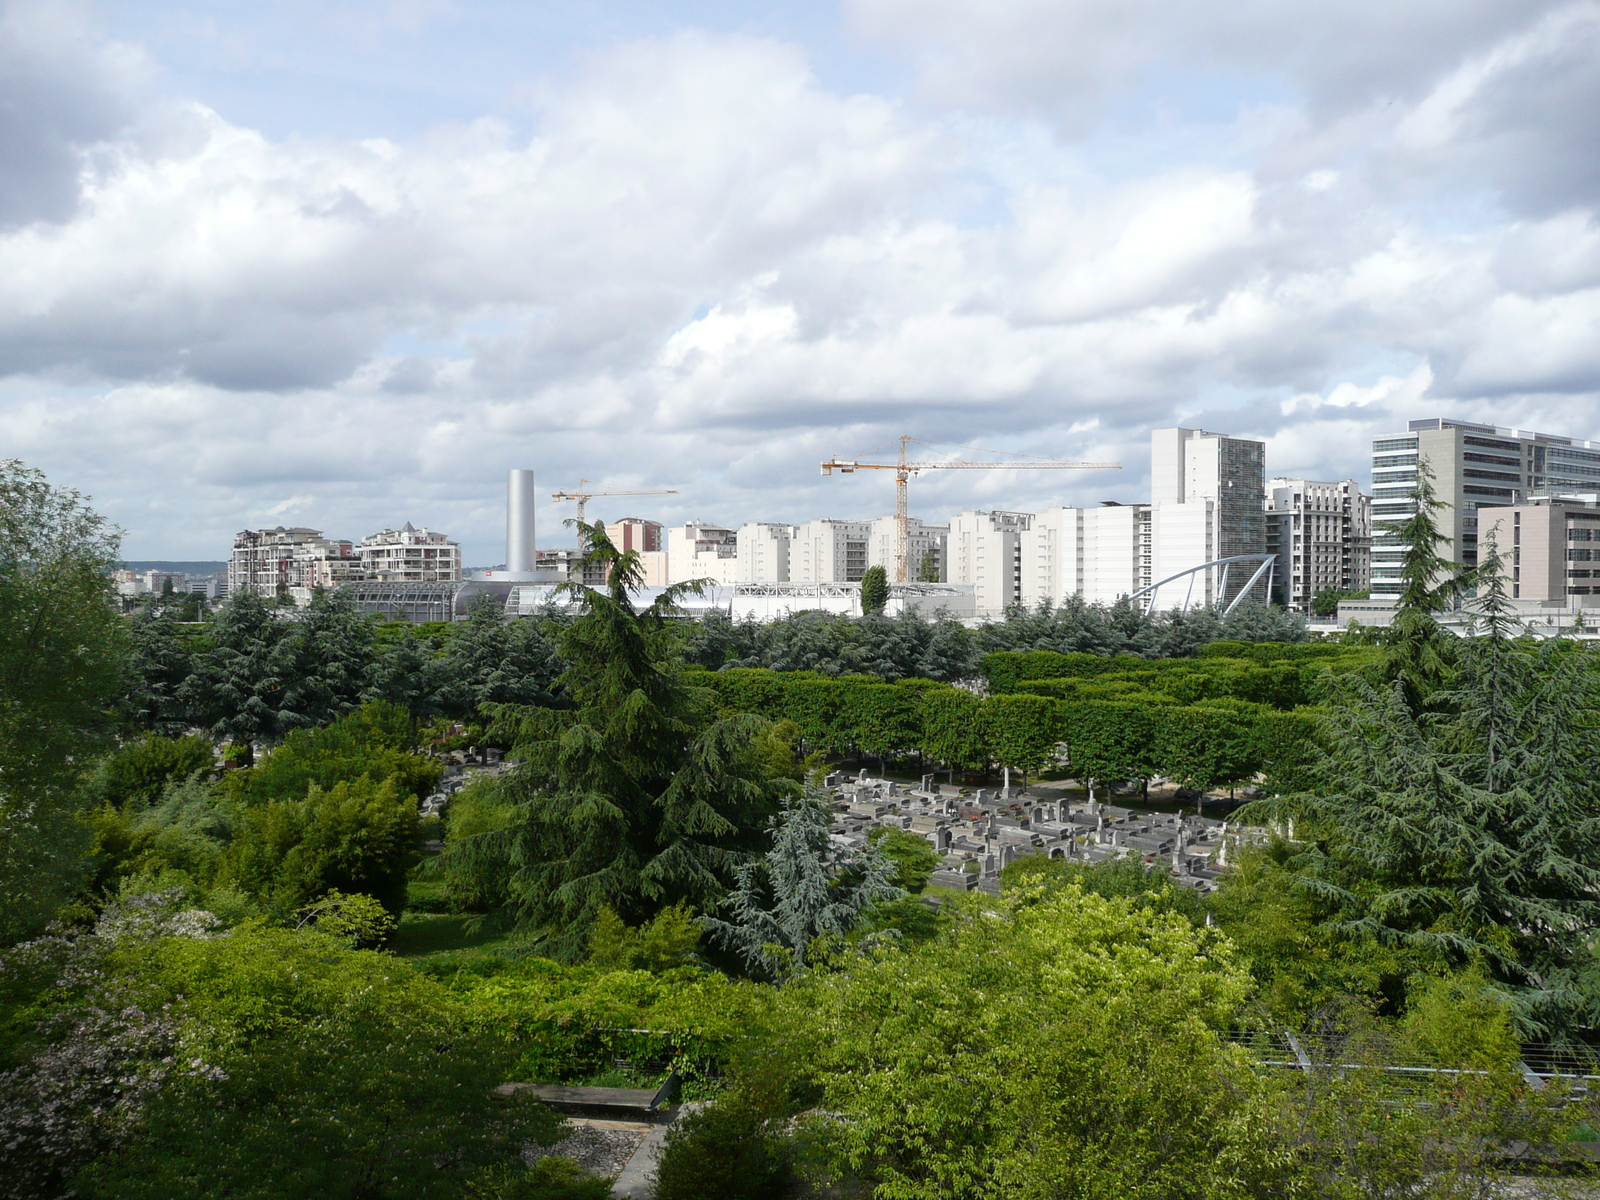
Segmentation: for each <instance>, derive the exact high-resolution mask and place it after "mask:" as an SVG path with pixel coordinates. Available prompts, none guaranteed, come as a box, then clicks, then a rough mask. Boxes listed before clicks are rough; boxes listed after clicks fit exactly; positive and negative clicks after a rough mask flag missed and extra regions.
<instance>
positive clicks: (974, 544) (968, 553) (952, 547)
mask: <svg viewBox="0 0 1600 1200" xmlns="http://www.w3.org/2000/svg"><path fill="white" fill-rule="evenodd" d="M1033 520H1034V516H1033V514H1032V513H1019V512H999V511H984V510H981V509H972V510H969V511H967V512H961V513H957V514H956V515H955V516H953V517H951V518H950V538H949V543H948V563H949V567H948V572H949V574H948V582H950V583H964V584H969V585H971V587H972V588H973V593H974V595H975V597H976V603H977V611H978V613H979V615H987V616H999V615H1000V614H1002V613H1004V612H1005V611H1006V610H1007V609H1008V608H1011V607H1013V606H1014V605H1016V604H1019V603H1021V602H1022V543H1023V539H1024V537H1025V536H1026V535H1027V533H1028V531H1029V529H1030V528H1031V526H1032V524H1033Z"/></svg>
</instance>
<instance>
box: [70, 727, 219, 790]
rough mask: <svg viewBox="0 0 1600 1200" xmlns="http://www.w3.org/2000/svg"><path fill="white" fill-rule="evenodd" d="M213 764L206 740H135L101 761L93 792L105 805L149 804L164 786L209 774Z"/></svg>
mask: <svg viewBox="0 0 1600 1200" xmlns="http://www.w3.org/2000/svg"><path fill="white" fill-rule="evenodd" d="M213 763H214V760H213V756H212V753H211V742H210V741H209V740H208V739H206V738H202V737H182V738H165V737H155V736H151V737H143V738H138V739H136V740H134V741H131V742H127V743H126V744H124V745H123V746H122V747H121V748H119V749H118V750H117V751H116V752H115V753H113V754H110V755H108V756H107V757H106V758H105V759H104V760H103V761H102V762H101V764H100V770H99V772H98V779H97V781H96V783H97V786H96V788H95V790H96V791H97V792H98V793H99V795H100V797H101V798H102V799H103V800H105V801H106V802H107V803H108V804H116V805H123V804H129V803H132V804H137V805H151V804H154V803H155V802H156V801H157V800H159V799H160V798H161V793H162V790H163V789H164V788H166V786H167V785H168V784H170V783H181V782H182V781H183V780H185V779H188V778H189V777H190V776H191V775H194V774H196V773H197V772H209V771H210V770H211V769H212V766H213Z"/></svg>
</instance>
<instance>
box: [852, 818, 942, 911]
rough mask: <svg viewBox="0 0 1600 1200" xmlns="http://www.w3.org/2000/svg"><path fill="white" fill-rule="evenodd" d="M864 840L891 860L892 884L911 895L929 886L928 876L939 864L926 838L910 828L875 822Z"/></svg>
mask: <svg viewBox="0 0 1600 1200" xmlns="http://www.w3.org/2000/svg"><path fill="white" fill-rule="evenodd" d="M867 841H868V842H870V843H871V844H872V845H873V846H875V847H876V848H877V850H878V852H879V853H880V854H882V855H883V856H884V857H885V858H887V859H888V860H889V861H890V862H892V863H893V864H894V878H893V881H892V882H893V883H894V885H895V886H896V887H898V888H901V889H902V890H904V891H906V892H909V893H911V894H912V895H915V894H916V893H918V892H920V891H922V889H923V888H925V887H927V886H928V877H929V876H930V875H932V874H933V872H934V869H935V868H936V867H938V865H939V855H938V852H937V851H935V850H934V848H933V847H932V846H931V845H930V844H929V843H928V839H927V838H925V837H922V836H920V835H918V834H915V833H912V832H911V831H910V830H909V829H890V828H889V827H888V826H887V825H878V826H875V827H874V828H873V829H872V830H871V832H869V833H868V834H867Z"/></svg>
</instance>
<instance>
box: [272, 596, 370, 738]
mask: <svg viewBox="0 0 1600 1200" xmlns="http://www.w3.org/2000/svg"><path fill="white" fill-rule="evenodd" d="M372 643H373V632H372V622H371V621H370V620H369V619H368V618H367V616H366V615H365V614H364V613H362V612H361V611H360V610H359V609H358V608H357V607H356V602H355V600H354V599H353V598H352V597H351V596H350V594H349V593H348V592H345V591H342V590H338V591H331V592H329V591H324V590H322V589H320V588H319V589H318V590H317V592H316V593H315V594H314V595H313V596H312V597H311V603H310V605H309V606H308V607H307V608H306V610H305V612H304V614H302V616H301V619H300V620H298V621H296V622H295V623H294V624H293V626H291V627H290V629H289V631H288V633H287V634H286V635H285V636H283V637H281V638H279V639H278V641H277V644H276V645H275V646H274V647H273V654H272V664H271V670H272V673H273V674H274V675H275V676H276V677H277V678H278V679H279V680H281V681H282V685H283V686H282V690H281V691H280V692H279V694H278V696H277V699H276V704H277V709H278V713H277V718H276V720H275V722H274V730H273V731H274V734H283V733H287V732H288V731H289V730H291V729H303V728H307V727H315V726H318V725H327V724H330V723H332V722H334V721H337V720H338V719H339V718H340V717H342V716H344V715H345V714H346V713H348V712H354V711H355V710H356V709H357V708H359V707H360V706H361V701H362V697H363V696H364V695H365V694H366V692H367V690H368V688H369V687H370V686H371V683H372V660H373V647H372Z"/></svg>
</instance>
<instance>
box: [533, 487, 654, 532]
mask: <svg viewBox="0 0 1600 1200" xmlns="http://www.w3.org/2000/svg"><path fill="white" fill-rule="evenodd" d="M589 482H590V481H589V480H587V479H580V480H578V486H577V488H575V489H574V490H573V491H570V492H551V493H550V498H551V499H552V500H576V501H577V502H578V524H580V525H581V524H583V514H584V506H585V505H587V504H588V503H589V501H590V499H592V498H593V497H595V496H676V495H677V494H678V489H677V488H625V489H623V490H621V491H612V492H591V491H589V490H588V484H589Z"/></svg>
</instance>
